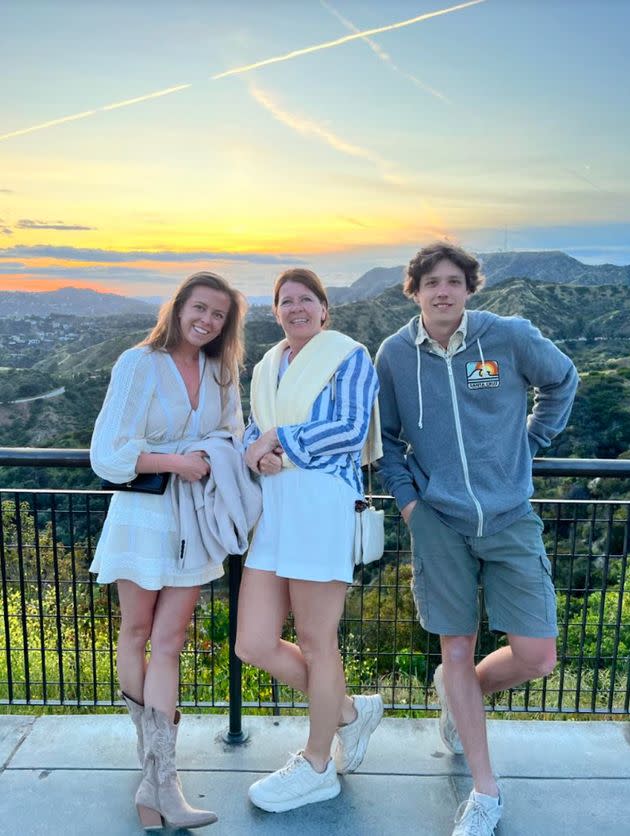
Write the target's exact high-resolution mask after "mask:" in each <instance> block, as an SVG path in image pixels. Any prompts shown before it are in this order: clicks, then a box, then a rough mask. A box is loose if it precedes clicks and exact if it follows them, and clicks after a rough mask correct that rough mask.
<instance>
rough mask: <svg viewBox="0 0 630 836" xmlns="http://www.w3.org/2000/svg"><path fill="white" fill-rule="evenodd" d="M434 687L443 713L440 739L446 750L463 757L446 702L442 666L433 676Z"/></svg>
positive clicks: (461, 747)
mask: <svg viewBox="0 0 630 836" xmlns="http://www.w3.org/2000/svg"><path fill="white" fill-rule="evenodd" d="M433 685H434V686H435V690H436V691H437V695H438V699H439V701H440V707H441V709H442V713H441V714H440V737H441V738H442V742H443V743H444V745H445V746H446V748H447V749H448V750H449V751H450V752H452V753H453V754H454V755H463V754H464V747H463V746H462V741H461V740H460V739H459V734H458V733H457V726H456V725H455V721H454V720H453V716H452V714H451V712H450V711H449V708H448V702H447V700H446V689H445V688H444V676H443V674H442V665H438V666H437V668H436V669H435V673H434V674H433Z"/></svg>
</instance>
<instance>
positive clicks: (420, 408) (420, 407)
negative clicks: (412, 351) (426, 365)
mask: <svg viewBox="0 0 630 836" xmlns="http://www.w3.org/2000/svg"><path fill="white" fill-rule="evenodd" d="M416 356H417V364H416V367H417V370H418V371H417V377H418V427H419V428H420V429H422V419H423V404H422V380H421V375H420V372H421V369H422V360H421V357H420V346H419V345H418V343H416Z"/></svg>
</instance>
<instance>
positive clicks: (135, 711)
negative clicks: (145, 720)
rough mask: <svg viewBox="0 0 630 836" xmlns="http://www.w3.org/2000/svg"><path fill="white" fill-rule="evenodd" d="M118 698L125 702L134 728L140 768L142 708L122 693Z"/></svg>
mask: <svg viewBox="0 0 630 836" xmlns="http://www.w3.org/2000/svg"><path fill="white" fill-rule="evenodd" d="M120 696H121V697H122V698H123V700H124V701H125V705H126V706H127V710H128V711H129V716H130V717H131V719H132V721H133V724H134V726H135V727H136V734H137V741H138V742H137V749H138V760H139V761H140V766H142V764H143V763H144V741H143V735H142V714H143V712H144V706H143V705H141V704H140V703H138V702H135V700H132V699H131V697H128V696H127V694H125V692H124V691H120Z"/></svg>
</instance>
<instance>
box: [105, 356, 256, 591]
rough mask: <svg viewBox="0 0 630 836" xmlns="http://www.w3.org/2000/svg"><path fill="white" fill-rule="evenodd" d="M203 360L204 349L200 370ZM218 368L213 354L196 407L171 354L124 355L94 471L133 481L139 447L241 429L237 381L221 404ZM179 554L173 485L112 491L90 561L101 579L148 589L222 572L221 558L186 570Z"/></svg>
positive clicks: (175, 444) (165, 449) (169, 445)
mask: <svg viewBox="0 0 630 836" xmlns="http://www.w3.org/2000/svg"><path fill="white" fill-rule="evenodd" d="M202 366H203V355H200V358H199V371H200V373H201V370H202ZM215 374H218V362H217V361H215V360H210V359H208V361H207V363H206V368H205V373H204V375H203V380H202V381H201V386H200V390H199V405H198V407H197V409H196V410H193V411H192V413H190V401H189V397H188V392H187V390H186V386H185V384H184V381H183V379H182V377H181V375H180V373H179V371H178V369H177V366H176V365H175V363H174V361H173V358H172V357H171V356H170V354H168V353H167V352H164V351H152V350H151V349H149V348H147V347H146V346H143V347H140V348H130V349H129V350H128V351H125V352H124V353H123V354H121V356H120V357H119V358H118V360H117V362H116V364H115V366H114V368H113V369H112V377H111V381H110V384H109V388H108V390H107V395H106V396H105V401H104V403H103V407H102V409H101V411H100V414H99V416H98V418H97V419H96V424H95V426H94V434H93V436H92V444H91V449H90V461H91V464H92V469H93V470H94V472H95V473H97V474H98V476H100V477H101V478H103V479H109V480H110V481H112V482H128V481H129V480H130V479H133V478H134V476H135V475H136V474H135V465H136V462H137V459H138V456H139V455H140V453H143V452H145V453H149V452H157V453H174V452H176V451H177V450H178V449H179V447H180V446H181V447H183V445H184V442H188V441H192V440H194V439H198V438H203V437H204V436H205V435H206V434H207V433H209V432H211V431H212V430H216V429H219V428H224V429H227V430H229V431H230V432H231V433H233V434H234V435H238V436H240V435H242V430H243V418H242V413H241V405H240V398H239V394H238V387H237V386H230V387H229V390H228V392H227V394H226V395H224V397H223V401H224V406H223V408H222V405H221V400H222V399H221V390H220V387H219V385H218V384H217V382H216V380H215ZM189 414H190V419H189V420H188V424H187V425H186V421H187V419H188V417H189ZM185 426H186V429H185V432H184V435H183V436H182V431H183V430H184V427H185ZM171 478H172V477H171ZM178 556H179V539H178V526H177V521H176V519H175V515H174V512H173V507H172V503H171V498H170V491H168V490H167V491H166V493H164V494H163V495H162V496H153V495H151V494H141V493H133V492H127V491H117V492H115V493H114V494H113V496H112V500H111V503H110V506H109V511H108V514H107V518H106V520H105V523H104V525H103V531H102V533H101V537H100V539H99V542H98V546H97V548H96V553H95V555H94V560H93V561H92V564H91V566H90V571H91V572H94V573H97V578H96V580H97V581H98V582H99V583H111V582H112V581H115V580H118V579H125V580H131V581H134V583H137V584H138V585H139V586H141V587H143V588H144V589H162V587H165V586H197V585H200V584H204V583H208V582H209V581H212V580H214V579H215V578H218V577H220V576H221V575H222V574H223V569H222V567H221V566H220V565H219V566H216V565H210V564H208V565H207V566H204V567H203V568H202V569H196V570H195V571H193V572H190V571H189V572H187V571H186V570H185V569H180V568H179V567H178Z"/></svg>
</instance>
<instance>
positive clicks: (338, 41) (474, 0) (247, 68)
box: [210, 0, 486, 81]
mask: <svg viewBox="0 0 630 836" xmlns="http://www.w3.org/2000/svg"><path fill="white" fill-rule="evenodd" d="M485 2H486V0H469V2H468V3H459V4H458V5H457V6H449V8H448V9H438V11H436V12H427V13H426V14H423V15H418V16H417V17H410V18H409V19H408V20H401V21H399V22H398V23H389V24H387V25H386V26H377V27H376V28H374V29H363V30H362V31H361V32H354V33H353V34H352V35H345V36H344V37H343V38H335V40H334V41H326V42H325V43H323V44H315V45H314V46H306V47H304V48H303V49H294V50H292V51H291V52H287V53H285V54H284V55H276V56H275V57H274V58H265V59H264V60H263V61H256V63H255V64H245V65H244V66H243V67H235V68H234V69H233V70H226V71H225V72H223V73H217V74H216V75H213V76H210V79H211V80H212V81H218V80H219V79H220V78H227V77H228V76H231V75H240V74H241V73H249V72H251V71H252V70H258V69H259V68H260V67H267V66H269V64H279V63H280V62H281V61H289V60H291V59H293V58H299V56H300V55H308V54H309V53H311V52H319V51H320V50H322V49H331V48H332V47H334V46H341V45H342V44H347V43H350V41H356V40H359V38H369V37H370V36H371V35H378V34H380V33H381V32H392V31H394V30H395V29H402V28H403V27H405V26H412V25H413V24H414V23H420V22H421V21H423V20H429V18H432V17H439V16H440V15H447V14H450V13H451V12H458V11H460V10H461V9H467V8H468V7H469V6H477V5H478V4H479V3H485Z"/></svg>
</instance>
